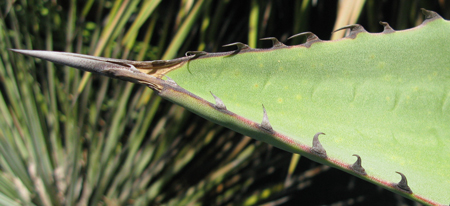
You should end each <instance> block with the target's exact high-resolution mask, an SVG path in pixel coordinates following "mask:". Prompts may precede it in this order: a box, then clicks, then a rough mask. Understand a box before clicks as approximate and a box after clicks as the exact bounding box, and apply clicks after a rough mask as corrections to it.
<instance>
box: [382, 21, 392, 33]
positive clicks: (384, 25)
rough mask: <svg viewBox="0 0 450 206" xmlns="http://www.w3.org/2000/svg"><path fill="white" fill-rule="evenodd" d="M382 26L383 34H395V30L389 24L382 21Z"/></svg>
mask: <svg viewBox="0 0 450 206" xmlns="http://www.w3.org/2000/svg"><path fill="white" fill-rule="evenodd" d="M380 24H381V25H382V26H383V27H384V30H383V33H385V34H389V33H393V32H395V30H394V29H393V28H392V27H391V26H390V25H389V24H388V23H387V22H383V21H380Z"/></svg>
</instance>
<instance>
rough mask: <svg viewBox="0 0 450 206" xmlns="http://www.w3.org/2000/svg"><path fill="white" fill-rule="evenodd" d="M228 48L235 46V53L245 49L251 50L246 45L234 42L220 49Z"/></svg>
mask: <svg viewBox="0 0 450 206" xmlns="http://www.w3.org/2000/svg"><path fill="white" fill-rule="evenodd" d="M230 46H237V48H238V49H237V51H240V50H245V49H251V48H250V47H249V46H248V45H247V44H244V43H241V42H235V43H231V44H225V45H223V46H222V47H230Z"/></svg>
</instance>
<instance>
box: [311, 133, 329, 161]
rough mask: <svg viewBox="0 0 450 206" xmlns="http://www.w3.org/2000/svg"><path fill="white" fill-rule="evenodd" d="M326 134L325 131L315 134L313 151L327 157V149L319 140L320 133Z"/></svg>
mask: <svg viewBox="0 0 450 206" xmlns="http://www.w3.org/2000/svg"><path fill="white" fill-rule="evenodd" d="M321 134H323V135H325V133H323V132H318V133H317V134H316V135H314V138H313V146H312V147H311V152H312V153H313V154H315V155H317V156H319V157H322V158H327V151H325V149H324V148H323V146H322V144H320V142H319V135H321Z"/></svg>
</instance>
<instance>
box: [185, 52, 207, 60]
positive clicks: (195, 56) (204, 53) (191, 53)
mask: <svg viewBox="0 0 450 206" xmlns="http://www.w3.org/2000/svg"><path fill="white" fill-rule="evenodd" d="M206 54H208V53H206V52H205V51H187V52H186V53H185V54H184V55H186V56H191V59H195V58H197V57H200V56H203V55H206Z"/></svg>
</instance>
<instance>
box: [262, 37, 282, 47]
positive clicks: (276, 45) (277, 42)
mask: <svg viewBox="0 0 450 206" xmlns="http://www.w3.org/2000/svg"><path fill="white" fill-rule="evenodd" d="M259 40H272V44H273V46H272V48H279V47H285V46H286V45H284V44H283V43H281V42H280V41H279V40H278V39H277V38H275V37H266V38H262V39H259Z"/></svg>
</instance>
